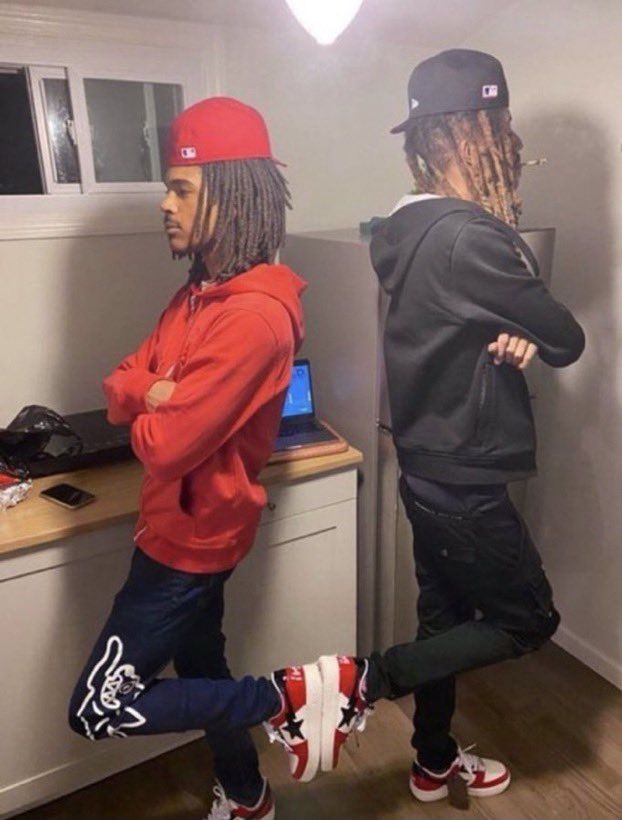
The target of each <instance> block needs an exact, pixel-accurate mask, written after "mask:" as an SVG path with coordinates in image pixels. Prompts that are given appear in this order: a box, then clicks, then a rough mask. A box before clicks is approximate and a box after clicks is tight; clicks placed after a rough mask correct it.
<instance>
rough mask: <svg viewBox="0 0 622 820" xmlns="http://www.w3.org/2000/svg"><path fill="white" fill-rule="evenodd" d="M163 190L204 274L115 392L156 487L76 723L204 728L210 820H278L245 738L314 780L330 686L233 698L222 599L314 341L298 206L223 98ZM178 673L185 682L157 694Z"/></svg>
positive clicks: (258, 684)
mask: <svg viewBox="0 0 622 820" xmlns="http://www.w3.org/2000/svg"><path fill="white" fill-rule="evenodd" d="M165 182H166V195H165V197H164V199H163V201H162V204H161V209H162V212H163V215H164V226H165V230H166V233H167V236H168V241H169V245H170V248H171V250H172V252H173V255H174V256H178V257H179V256H185V255H188V256H190V258H191V259H192V267H191V270H190V276H189V280H188V282H187V283H186V285H185V286H184V287H182V288H181V289H180V290H179V291H178V292H177V293H176V294H175V295H174V296H173V299H172V300H171V302H170V304H169V306H168V307H167V308H166V310H165V311H164V313H163V314H162V316H161V317H160V320H159V322H158V325H157V327H156V329H155V330H154V332H153V333H152V334H151V335H150V336H149V337H148V338H147V339H146V340H145V341H144V342H143V344H142V345H141V346H140V347H139V349H138V350H137V351H136V353H134V354H132V355H130V356H128V357H127V358H126V359H125V360H124V361H123V362H122V363H121V364H120V365H119V366H118V367H117V368H116V369H115V370H114V371H113V372H112V373H111V375H110V376H108V378H107V379H106V380H105V382H104V390H105V393H106V396H107V399H108V418H109V420H110V421H111V422H112V423H113V424H127V425H131V440H132V447H133V450H134V452H135V454H136V456H137V457H138V458H139V459H140V460H141V461H142V463H143V465H144V467H145V477H144V482H143V487H142V492H141V496H140V514H139V519H138V524H137V527H136V534H135V543H136V550H135V552H134V556H133V559H132V565H131V569H130V573H129V576H128V578H127V581H126V582H125V584H124V586H123V588H122V589H121V590H120V592H119V593H118V595H117V596H116V597H115V599H114V604H113V608H112V612H111V613H110V616H109V618H108V620H107V622H106V624H105V626H104V628H103V631H102V633H101V635H100V637H99V638H98V640H97V642H96V643H95V647H94V649H93V651H92V653H91V656H90V658H89V660H88V662H87V664H86V666H85V669H84V671H83V673H82V675H81V676H80V679H79V681H78V684H77V686H76V689H75V691H74V693H73V696H72V699H71V704H70V711H69V722H70V725H71V727H72V728H73V729H74V730H75V731H77V732H79V733H80V734H82V735H84V736H86V737H88V738H90V739H91V740H98V739H101V738H106V737H110V736H117V737H125V736H130V735H139V734H155V733H160V732H178V731H185V730H196V729H205V731H206V736H207V740H208V742H209V744H210V746H211V748H212V751H213V754H214V766H215V773H216V777H217V779H218V781H219V785H218V787H217V789H216V794H217V800H216V802H215V804H214V806H213V807H212V812H211V814H210V817H212V818H234V817H236V818H237V817H244V818H272V817H274V802H273V798H272V795H271V793H270V788H269V786H268V783H267V781H266V780H264V778H262V776H261V774H260V772H259V766H258V760H257V753H256V751H255V747H254V745H253V742H252V740H251V738H250V735H249V734H248V731H247V730H248V728H249V727H251V726H254V725H257V724H259V723H262V722H263V723H264V724H265V725H266V728H267V729H268V731H269V732H270V734H271V736H272V738H273V739H276V740H279V741H280V742H282V743H283V744H284V745H285V746H286V747H287V750H288V752H289V753H290V765H291V771H292V774H293V776H294V777H295V778H297V779H301V780H308V779H310V778H311V777H313V775H314V774H315V772H316V770H317V767H318V760H319V722H320V720H321V715H320V712H321V682H320V679H319V673H318V670H317V667H316V666H315V665H313V666H309V667H294V668H288V669H285V670H281V671H280V672H276V673H275V674H274V675H273V676H272V680H267V679H265V678H259V679H254V678H251V677H245V678H244V679H242V680H239V681H234V680H233V679H232V678H231V675H230V673H229V669H228V668H227V663H226V660H225V656H224V643H225V639H224V636H223V634H222V631H221V624H222V617H223V587H224V584H225V581H226V580H227V579H228V578H229V576H230V575H231V573H232V572H233V570H234V568H235V567H236V566H237V564H238V563H239V562H240V561H241V560H242V559H243V558H244V556H245V555H246V554H247V552H248V551H249V550H250V549H251V546H252V544H253V539H254V537H255V533H256V530H257V526H258V524H259V518H260V514H261V511H262V509H263V507H264V504H265V500H266V496H265V492H264V489H263V487H262V486H261V484H260V483H259V474H260V472H261V470H262V468H263V467H264V466H265V464H266V462H267V461H268V459H269V457H270V454H271V453H272V447H273V443H274V440H275V438H276V435H277V431H278V428H279V422H280V418H281V411H282V406H283V402H284V400H285V396H286V393H287V389H288V385H289V381H290V375H291V368H292V362H293V358H294V355H295V352H296V350H297V349H298V348H299V346H300V344H301V342H302V338H303V320H302V309H301V304H300V294H301V293H302V291H303V290H304V287H305V285H304V282H303V281H302V280H301V279H299V278H298V277H297V276H296V275H295V274H294V273H293V272H292V271H291V270H290V269H289V268H287V267H285V266H284V265H277V264H274V259H275V256H276V254H277V251H278V249H279V247H280V245H281V244H282V241H283V237H284V230H285V209H286V206H288V205H289V193H288V190H287V184H286V182H285V180H284V178H283V177H282V175H281V173H280V171H279V169H278V167H277V163H276V162H275V161H274V159H273V157H272V153H271V149H270V142H269V136H268V132H267V129H266V126H265V123H264V121H263V119H262V117H261V116H260V114H259V113H258V112H257V111H255V110H254V109H252V108H250V107H248V106H246V105H243V104H242V103H240V102H238V101H237V100H233V99H229V98H222V97H220V98H219V97H216V98H211V99H207V100H204V101H202V102H200V103H197V104H196V105H194V106H191V107H190V108H189V109H187V110H186V111H184V112H183V113H182V114H180V115H179V117H177V119H176V120H175V121H174V123H173V125H172V128H171V135H170V145H169V155H168V171H167V173H166V178H165ZM171 660H173V661H174V664H175V668H176V671H177V673H178V676H179V677H178V678H177V679H160V678H158V677H157V676H158V675H159V674H160V672H161V671H162V669H163V668H164V667H165V666H166V665H167V664H168V663H169V661H171ZM297 718H298V719H297ZM309 737H311V738H312V739H313V740H312V742H309V740H308V738H309Z"/></svg>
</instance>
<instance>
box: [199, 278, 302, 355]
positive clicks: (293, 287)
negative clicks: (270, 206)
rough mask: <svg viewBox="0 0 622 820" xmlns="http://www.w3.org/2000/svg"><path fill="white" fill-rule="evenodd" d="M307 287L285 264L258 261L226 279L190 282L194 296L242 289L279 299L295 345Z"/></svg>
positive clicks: (215, 296)
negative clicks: (224, 280)
mask: <svg viewBox="0 0 622 820" xmlns="http://www.w3.org/2000/svg"><path fill="white" fill-rule="evenodd" d="M306 289H307V283H306V282H305V280H304V279H301V277H300V276H297V275H296V274H295V273H294V271H293V270H292V269H291V268H289V267H288V266H287V265H267V264H262V265H257V266H256V267H254V268H251V269H250V270H248V271H246V272H245V273H240V274H238V275H237V276H234V277H233V279H229V281H227V282H222V283H220V284H214V285H208V286H207V287H204V288H202V287H201V286H200V285H197V284H194V283H193V284H191V285H190V286H189V290H190V293H191V295H192V296H194V297H195V298H197V299H210V300H214V299H223V300H224V299H227V298H229V297H230V296H234V295H239V294H243V293H261V294H264V295H265V296H269V297H271V298H272V299H275V300H276V301H277V302H280V303H281V304H282V305H283V307H284V308H285V310H286V311H287V313H288V314H289V317H290V320H291V323H292V329H293V332H294V338H295V340H296V349H298V348H299V347H300V345H301V344H302V341H303V339H304V319H303V314H302V305H301V303H300V297H301V295H302V293H304V291H305V290H306Z"/></svg>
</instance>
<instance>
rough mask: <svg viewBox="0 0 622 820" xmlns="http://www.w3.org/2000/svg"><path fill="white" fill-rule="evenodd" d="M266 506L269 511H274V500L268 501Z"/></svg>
mask: <svg viewBox="0 0 622 820" xmlns="http://www.w3.org/2000/svg"><path fill="white" fill-rule="evenodd" d="M266 506H267V507H268V509H269V510H270V512H274V511H275V510H276V504H275V503H274V501H268V503H267V505H266Z"/></svg>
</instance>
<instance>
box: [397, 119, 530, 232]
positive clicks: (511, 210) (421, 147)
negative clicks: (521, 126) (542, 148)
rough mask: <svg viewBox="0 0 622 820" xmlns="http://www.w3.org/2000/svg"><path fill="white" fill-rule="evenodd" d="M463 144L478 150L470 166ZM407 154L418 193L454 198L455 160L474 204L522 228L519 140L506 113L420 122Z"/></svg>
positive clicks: (411, 133) (414, 128)
mask: <svg viewBox="0 0 622 820" xmlns="http://www.w3.org/2000/svg"><path fill="white" fill-rule="evenodd" d="M462 140H466V141H468V142H469V143H471V144H472V145H473V146H474V147H475V149H476V151H475V161H474V162H473V163H472V164H468V163H466V162H465V161H464V160H463V158H462V157H461V155H460V151H459V150H458V146H459V145H460V143H461V141H462ZM404 150H405V152H406V156H407V159H408V163H409V165H410V167H411V170H412V172H413V176H414V178H415V184H416V186H417V189H418V190H419V192H422V193H423V192H425V193H443V194H444V195H445V196H455V195H456V192H455V190H454V189H453V188H452V186H451V185H450V184H449V182H448V180H447V179H446V177H445V175H444V171H445V169H446V168H447V166H448V164H449V162H450V161H451V160H452V159H454V160H455V161H456V162H457V164H458V166H459V168H460V170H461V172H462V176H463V177H464V180H465V182H466V184H467V185H468V187H469V192H470V194H471V197H472V199H473V200H474V201H475V202H478V203H479V204H480V205H481V206H482V207H483V208H485V209H486V210H488V211H490V212H491V213H493V214H494V215H495V216H497V217H498V218H499V219H502V220H503V221H504V222H507V223H508V224H509V225H512V226H516V225H517V224H518V218H519V216H520V212H521V205H522V201H521V199H520V197H519V196H518V193H517V188H518V182H519V179H520V171H521V165H520V153H519V151H520V141H519V139H518V137H517V136H516V135H515V134H514V132H513V131H512V129H511V126H510V113H509V111H508V110H507V109H506V108H502V109H489V110H487V111H484V110H480V111H464V112H458V113H453V114H438V115H436V114H433V115H430V116H427V117H421V118H420V119H418V120H414V121H413V123H412V125H409V128H408V131H407V132H406V142H405V145H404Z"/></svg>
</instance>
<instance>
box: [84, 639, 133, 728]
mask: <svg viewBox="0 0 622 820" xmlns="http://www.w3.org/2000/svg"><path fill="white" fill-rule="evenodd" d="M122 656H123V642H122V640H121V638H119V636H118V635H111V636H110V638H108V642H107V644H106V651H105V652H104V655H103V657H102V658H101V660H100V661H98V663H96V664H95V666H94V667H93V669H92V671H91V674H90V675H89V677H88V680H87V682H86V686H87V695H86V697H85V698H84V700H83V701H82V703H81V704H80V708H79V710H78V717H79V718H80V720H81V721H82V724H83V726H84V728H85V731H86V736H87V737H88V738H90V739H91V740H96V739H97V738H96V735H97V734H98V733H99V732H101V730H102V729H103V728H104V727H106V733H107V734H108V735H109V736H111V737H112V736H113V735H115V736H117V737H126V734H125V732H123V731H121V730H122V729H135V728H136V727H137V726H142V725H143V724H144V723H145V722H146V721H145V718H144V717H143V716H142V715H141V714H140V712H138V711H137V710H136V709H133V708H132V707H131V706H126V707H124V709H123V722H122V723H119V724H118V725H117V726H111V725H110V721H111V719H112V718H114V717H119V716H120V715H121V701H120V700H119V698H118V696H119V695H129V694H130V693H131V692H134V699H136V698H137V697H138V696H139V695H140V693H141V692H142V691H143V690H144V688H145V685H144V683H142V682H141V679H140V676H139V675H137V674H136V669H135V668H134V666H132V664H131V663H124V664H121V658H122ZM106 665H108V666H107V668H105V667H106ZM102 670H103V671H102ZM98 686H99V689H98V688H97V687H98ZM87 709H88V710H89V712H90V711H91V710H92V712H94V713H95V716H96V717H99V718H101V719H100V720H99V721H98V722H97V723H96V725H94V726H93V725H92V724H93V723H94V722H95V719H96V717H94V716H93V715H91V714H87V716H86V717H85V715H84V713H85V711H87Z"/></svg>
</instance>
